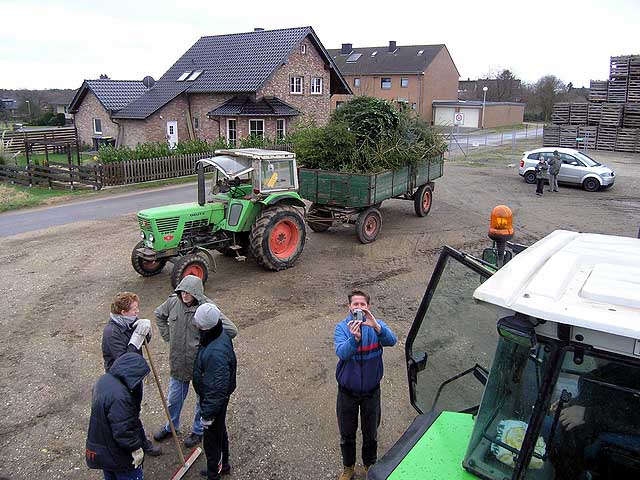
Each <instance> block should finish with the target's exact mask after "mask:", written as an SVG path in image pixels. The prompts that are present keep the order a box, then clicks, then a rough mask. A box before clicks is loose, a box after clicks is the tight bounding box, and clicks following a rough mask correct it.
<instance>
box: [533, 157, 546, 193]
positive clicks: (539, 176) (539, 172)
mask: <svg viewBox="0 0 640 480" xmlns="http://www.w3.org/2000/svg"><path fill="white" fill-rule="evenodd" d="M548 171H549V165H548V164H547V162H546V161H545V160H544V157H543V156H542V154H540V159H539V160H538V163H537V164H536V195H542V194H543V193H544V182H545V180H546V179H547V172H548Z"/></svg>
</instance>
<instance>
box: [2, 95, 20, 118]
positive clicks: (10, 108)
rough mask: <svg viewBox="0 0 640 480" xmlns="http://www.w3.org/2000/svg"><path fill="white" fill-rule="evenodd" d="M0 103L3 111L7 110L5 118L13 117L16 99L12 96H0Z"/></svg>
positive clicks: (16, 103)
mask: <svg viewBox="0 0 640 480" xmlns="http://www.w3.org/2000/svg"><path fill="white" fill-rule="evenodd" d="M0 103H1V104H2V109H1V110H3V111H4V112H7V114H6V117H7V118H13V117H15V116H16V111H17V110H18V101H17V100H15V99H14V98H0Z"/></svg>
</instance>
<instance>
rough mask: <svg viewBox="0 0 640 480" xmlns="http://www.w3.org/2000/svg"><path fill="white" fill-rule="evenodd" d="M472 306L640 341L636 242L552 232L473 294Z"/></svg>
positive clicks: (638, 242)
mask: <svg viewBox="0 0 640 480" xmlns="http://www.w3.org/2000/svg"><path fill="white" fill-rule="evenodd" d="M473 296H474V298H476V299H477V300H480V301H483V302H487V303H490V304H493V305H497V306H499V307H504V308H507V309H509V310H513V311H515V312H520V313H523V314H526V315H531V316H533V317H536V318H540V319H543V320H548V321H551V322H556V323H563V324H567V325H572V326H577V327H582V328H588V329H592V330H597V331H601V332H606V333H610V334H614V335H621V336H624V337H629V338H635V339H640V240H639V239H635V238H629V237H617V236H611V235H598V234H592V233H576V232H569V231H566V230H557V231H555V232H553V233H551V234H550V235H547V236H546V237H545V238H543V239H542V240H540V241H538V242H536V243H535V244H534V245H532V246H531V247H529V248H527V249H526V250H525V251H524V252H522V253H520V254H519V255H516V256H515V257H513V259H512V260H511V261H510V262H509V263H507V264H506V265H505V266H504V267H502V268H501V269H500V270H498V272H496V273H495V274H494V275H493V276H492V277H491V278H489V279H488V280H487V281H485V282H484V283H483V284H482V285H481V286H480V287H478V288H477V289H476V291H475V292H474V294H473Z"/></svg>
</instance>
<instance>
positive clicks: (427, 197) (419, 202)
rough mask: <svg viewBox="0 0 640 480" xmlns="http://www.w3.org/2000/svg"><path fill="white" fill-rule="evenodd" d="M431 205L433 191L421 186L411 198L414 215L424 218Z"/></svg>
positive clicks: (428, 187) (426, 186)
mask: <svg viewBox="0 0 640 480" xmlns="http://www.w3.org/2000/svg"><path fill="white" fill-rule="evenodd" d="M432 203H433V189H432V188H431V186H429V185H423V186H421V187H420V188H419V189H418V190H417V191H416V193H415V194H414V196H413V208H414V210H415V211H416V215H417V216H419V217H424V216H425V215H427V214H428V213H429V210H431V204H432Z"/></svg>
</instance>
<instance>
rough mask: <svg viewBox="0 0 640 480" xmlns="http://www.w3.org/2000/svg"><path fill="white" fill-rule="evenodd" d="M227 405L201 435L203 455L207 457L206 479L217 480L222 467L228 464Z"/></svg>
mask: <svg viewBox="0 0 640 480" xmlns="http://www.w3.org/2000/svg"><path fill="white" fill-rule="evenodd" d="M226 420H227V405H225V406H224V408H223V409H222V410H221V411H220V413H219V414H218V415H217V416H216V418H215V419H214V420H213V423H212V424H211V425H209V426H208V427H206V428H205V429H204V431H203V435H202V443H203V446H204V453H205V455H206V456H207V479H208V480H218V479H219V478H220V475H221V473H222V466H223V465H228V464H229V436H228V435H227V422H226Z"/></svg>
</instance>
